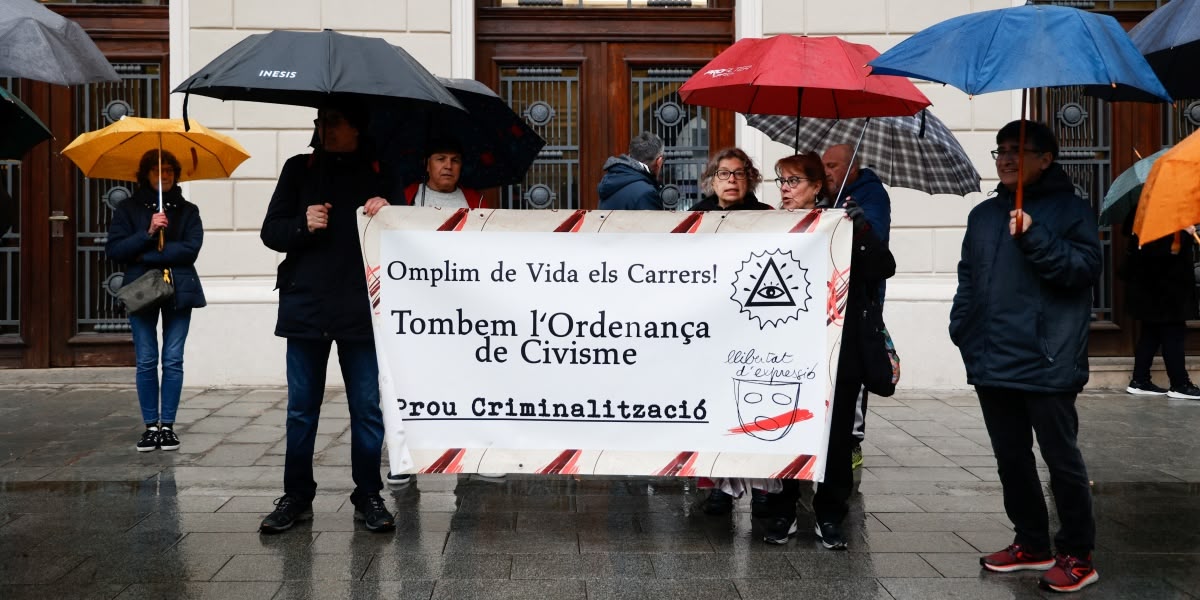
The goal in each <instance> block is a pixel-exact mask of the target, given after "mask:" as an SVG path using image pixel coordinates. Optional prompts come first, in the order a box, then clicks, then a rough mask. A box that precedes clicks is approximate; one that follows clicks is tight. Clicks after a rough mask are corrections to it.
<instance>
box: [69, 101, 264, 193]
mask: <svg viewBox="0 0 1200 600" xmlns="http://www.w3.org/2000/svg"><path fill="white" fill-rule="evenodd" d="M160 148H161V149H162V150H164V151H166V152H170V153H171V154H173V155H175V158H176V159H178V160H179V164H180V166H181V167H182V172H181V173H180V175H179V181H190V180H194V179H218V178H222V177H229V175H230V174H232V173H233V170H234V169H236V168H237V167H238V165H240V164H242V162H243V161H245V160H246V159H247V158H250V154H249V153H247V152H246V149H245V148H243V147H242V145H241V144H239V143H238V142H237V140H234V139H233V138H231V137H229V136H227V135H223V134H220V133H217V132H215V131H212V130H210V129H208V128H207V127H204V126H203V125H201V124H199V123H196V122H194V121H193V122H192V123H191V129H190V130H189V131H184V128H183V120H182V119H143V118H138V117H124V118H122V119H121V120H119V121H117V122H116V123H113V124H112V125H109V126H108V127H105V128H103V129H98V130H96V131H91V132H88V133H85V134H83V135H80V136H79V137H77V138H75V140H74V141H72V142H71V143H70V144H69V145H67V147H66V148H64V149H63V151H62V153H63V154H65V155H66V156H67V158H69V159H71V161H72V162H74V163H75V165H76V166H78V167H79V169H80V170H81V171H83V174H84V175H86V176H88V177H94V178H101V179H118V180H121V181H136V180H137V168H138V161H140V160H141V159H142V155H144V154H145V153H147V152H149V151H151V150H158V149H160Z"/></svg>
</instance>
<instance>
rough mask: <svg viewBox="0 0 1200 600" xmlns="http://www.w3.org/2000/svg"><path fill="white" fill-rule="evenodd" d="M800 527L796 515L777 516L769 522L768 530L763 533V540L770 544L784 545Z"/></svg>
mask: <svg viewBox="0 0 1200 600" xmlns="http://www.w3.org/2000/svg"><path fill="white" fill-rule="evenodd" d="M798 529H799V525H798V524H797V522H796V517H795V516H791V517H775V518H774V519H771V522H770V523H768V524H767V532H766V533H765V534H764V535H763V541H764V542H766V543H768V544H775V545H782V544H786V543H787V542H788V538H790V537H792V535H793V534H795V533H796V531H797V530H798Z"/></svg>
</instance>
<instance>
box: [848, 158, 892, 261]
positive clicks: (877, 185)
mask: <svg viewBox="0 0 1200 600" xmlns="http://www.w3.org/2000/svg"><path fill="white" fill-rule="evenodd" d="M837 183H838V184H839V185H840V184H841V182H840V181H839V182H837ZM847 197H850V198H853V199H854V202H855V203H856V204H858V205H859V206H861V207H862V209H863V212H864V213H866V215H867V222H868V223H870V224H871V231H874V232H875V235H876V236H878V237H879V239H880V241H882V242H884V243H887V242H888V241H889V240H890V239H891V231H892V199H891V198H890V197H888V193H887V190H886V189H884V188H883V182H882V181H880V180H879V176H878V175H876V174H875V171H872V170H870V169H859V170H858V178H857V179H855V180H854V183H850V184H846V189H844V190H842V195H841V196H838V201H837V203H835V204H834V206H835V207H837V208H840V207H841V206H842V205H843V204H844V203H845V201H846V198H847Z"/></svg>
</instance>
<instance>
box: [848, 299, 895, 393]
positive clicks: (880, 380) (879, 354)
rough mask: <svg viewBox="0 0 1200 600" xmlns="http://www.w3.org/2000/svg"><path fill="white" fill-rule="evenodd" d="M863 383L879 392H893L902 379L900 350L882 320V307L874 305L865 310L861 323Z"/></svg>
mask: <svg viewBox="0 0 1200 600" xmlns="http://www.w3.org/2000/svg"><path fill="white" fill-rule="evenodd" d="M858 349H859V353H860V355H861V358H862V371H863V372H862V377H863V382H862V383H863V387H865V388H867V391H868V392H870V393H872V394H875V395H876V396H891V395H892V394H895V393H896V384H897V383H899V382H900V354H899V353H898V352H896V344H895V343H893V342H892V335H891V334H890V333H888V330H887V326H886V325H884V324H883V310H882V308H881V307H878V306H872V307H871V308H870V309H869V310H866V311H864V314H863V321H862V324H861V326H860V327H859V348H858Z"/></svg>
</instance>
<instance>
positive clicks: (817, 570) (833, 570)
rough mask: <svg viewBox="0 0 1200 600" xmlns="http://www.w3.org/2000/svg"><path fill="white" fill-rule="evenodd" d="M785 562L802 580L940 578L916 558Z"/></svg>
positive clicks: (832, 556)
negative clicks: (788, 563) (789, 564)
mask: <svg viewBox="0 0 1200 600" xmlns="http://www.w3.org/2000/svg"><path fill="white" fill-rule="evenodd" d="M786 558H787V560H788V561H789V562H790V563H791V565H792V567H793V568H794V569H795V570H796V572H797V573H799V574H800V577H801V578H803V579H813V578H859V577H871V578H875V577H941V576H942V575H941V574H940V573H939V572H938V571H937V570H935V569H934V568H933V567H931V566H930V565H929V563H927V562H926V561H924V560H922V559H921V557H920V556H918V555H916V554H891V553H880V552H876V553H870V554H860V553H857V552H812V553H804V554H787V555H786Z"/></svg>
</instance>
